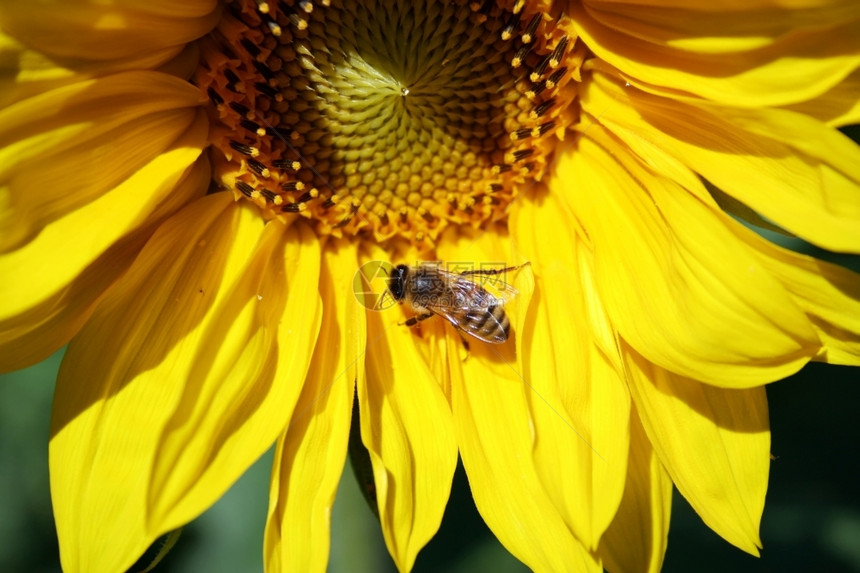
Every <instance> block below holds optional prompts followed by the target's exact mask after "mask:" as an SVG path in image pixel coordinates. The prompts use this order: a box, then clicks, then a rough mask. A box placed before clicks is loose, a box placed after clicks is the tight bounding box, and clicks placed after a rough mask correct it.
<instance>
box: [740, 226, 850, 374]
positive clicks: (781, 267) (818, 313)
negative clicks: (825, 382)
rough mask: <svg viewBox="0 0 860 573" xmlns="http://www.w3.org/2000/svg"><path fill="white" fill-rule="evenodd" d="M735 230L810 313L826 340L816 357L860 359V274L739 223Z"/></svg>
mask: <svg viewBox="0 0 860 573" xmlns="http://www.w3.org/2000/svg"><path fill="white" fill-rule="evenodd" d="M735 232H736V233H737V234H738V236H740V237H741V239H742V240H744V241H745V242H746V243H747V244H749V245H750V246H751V247H752V248H753V249H754V253H755V255H756V256H757V258H759V260H761V262H762V265H763V266H764V267H765V268H766V269H767V270H768V272H770V273H771V274H772V275H773V276H774V277H775V278H776V279H777V280H778V281H779V282H780V283H782V285H784V287H785V289H786V290H787V291H788V293H789V295H790V296H791V298H792V299H793V300H794V302H795V304H797V305H798V306H799V307H800V308H802V309H803V311H804V312H805V313H806V314H807V316H808V317H809V319H810V323H811V324H812V326H813V328H814V329H815V332H816V333H817V334H818V338H819V339H820V340H821V343H822V348H821V351H820V352H819V354H818V356H816V359H818V360H822V361H824V362H829V363H831V364H852V365H858V364H860V275H858V274H857V273H854V272H852V271H850V270H848V269H846V268H844V267H840V266H838V265H834V264H831V263H827V262H825V261H821V260H819V259H816V258H814V257H811V256H808V255H803V254H800V253H796V252H794V251H789V250H788V249H784V248H782V247H779V246H777V245H774V244H773V243H771V242H769V241H767V240H765V239H763V238H762V237H760V236H759V235H757V234H756V233H753V232H752V231H750V230H749V229H747V228H745V227H741V226H740V225H738V228H737V229H736V230H735Z"/></svg>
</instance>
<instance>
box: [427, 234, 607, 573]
mask: <svg viewBox="0 0 860 573" xmlns="http://www.w3.org/2000/svg"><path fill="white" fill-rule="evenodd" d="M499 235H501V233H500V231H498V230H495V231H490V232H488V233H487V234H486V235H484V236H482V237H480V238H477V237H476V236H470V235H466V236H465V237H463V239H462V241H461V243H460V244H459V245H450V246H448V247H447V248H446V249H443V252H445V253H446V254H445V255H443V256H445V257H453V258H455V260H457V261H464V262H470V263H471V262H473V263H475V264H481V263H487V262H493V263H495V262H500V263H504V262H507V263H508V264H515V263H521V262H524V261H523V260H522V258H521V257H522V255H523V254H522V253H519V252H517V251H516V250H515V249H512V248H511V247H510V241H509V239H508V238H507V237H505V236H504V235H501V236H499ZM532 264H534V261H532ZM506 279H507V280H508V281H511V282H512V284H513V286H514V287H515V288H516V289H517V290H518V291H519V294H518V296H517V298H516V299H515V301H514V303H513V304H508V305H506V306H505V310H506V312H507V313H508V315H509V318H510V320H511V324H512V338H513V339H512V340H508V342H507V343H505V344H504V345H498V346H496V345H489V344H484V343H481V342H478V341H475V342H472V343H470V347H471V353H470V355H469V357H468V359H466V360H465V361H461V360H460V359H459V358H457V357H458V356H459V349H460V346H461V344H462V343H461V342H460V340H459V339H458V337H457V336H456V334H454V333H453V332H451V333H450V335H449V336H448V347H449V354H451V355H452V359H451V361H450V370H451V401H452V407H453V411H454V420H455V424H456V430H457V442H458V443H459V445H460V455H461V457H462V459H463V465H464V467H465V468H466V473H467V475H468V477H469V485H470V487H471V490H472V496H473V497H474V499H475V504H476V505H477V507H478V511H479V512H480V513H481V516H482V517H483V518H484V521H485V522H486V523H487V525H488V526H489V527H490V529H491V530H492V531H493V533H494V534H495V535H496V537H498V539H499V541H501V543H502V544H503V545H504V546H505V548H507V550H508V551H510V552H511V553H512V554H513V555H514V556H515V557H516V558H517V559H520V560H521V561H523V562H524V563H525V564H526V565H528V566H529V567H530V568H532V569H534V570H537V571H562V570H574V571H600V570H601V569H600V566H599V563H598V562H597V561H596V560H595V559H594V558H593V557H592V556H591V555H590V554H589V553H588V551H587V549H586V548H585V546H584V545H583V543H581V542H580V541H579V540H578V539H577V537H576V535H575V533H574V531H573V530H572V529H571V527H570V526H569V525H568V523H567V522H566V520H567V519H569V518H570V517H571V516H569V515H568V509H569V507H568V504H569V503H570V502H572V501H573V500H574V499H581V497H587V496H588V495H589V494H590V491H586V492H585V493H584V495H583V492H570V493H571V496H572V497H570V498H567V497H565V495H564V492H563V491H561V490H560V489H559V485H560V484H561V483H562V482H563V481H564V479H565V478H566V477H567V476H565V475H563V470H561V469H560V468H559V466H558V465H557V464H563V467H564V468H570V467H572V466H573V465H574V464H575V463H576V462H577V461H579V460H580V459H585V460H586V461H587V460H589V459H590V457H591V455H593V452H591V450H590V449H589V452H591V453H590V455H584V456H581V457H580V458H574V459H572V460H565V459H564V456H565V455H567V454H569V453H570V452H571V451H573V452H576V453H577V454H581V451H580V448H583V449H587V448H588V445H587V444H582V440H581V438H580V437H579V436H577V435H576V433H575V430H574V429H572V428H571V427H570V425H568V422H569V416H568V414H567V412H565V406H566V404H564V403H561V402H559V401H558V395H559V393H560V392H561V391H562V389H559V388H556V389H554V390H553V391H552V393H551V394H550V392H549V391H547V390H546V388H549V387H550V386H551V383H553V382H558V381H557V380H547V379H543V380H530V379H528V378H527V377H526V374H525V373H526V369H525V367H524V363H523V358H522V357H524V356H526V354H527V353H526V351H525V345H526V344H528V343H529V342H528V341H529V340H530V339H531V336H532V335H531V333H530V332H529V331H528V328H529V325H528V322H527V317H526V309H527V308H529V302H530V301H532V304H534V301H533V299H532V293H533V291H534V278H533V274H532V271H531V269H530V268H529V267H525V268H523V269H522V270H521V271H520V272H517V273H514V275H513V276H508V277H506ZM512 343H513V344H512ZM577 383H579V381H569V382H568V384H577ZM536 384H537V385H538V386H540V390H541V392H545V393H546V394H547V395H543V394H540V393H538V391H537V390H536V389H535V385H536ZM536 417H538V418H540V423H539V424H538V423H537V422H536V420H535V418H536ZM551 431H558V432H561V433H562V434H563V435H562V437H560V438H558V439H555V438H553V437H552V436H550V435H548V434H547V433H546V432H551ZM543 440H547V441H548V444H547V451H543V449H542V450H541V451H540V452H539V453H538V454H536V449H535V448H536V446H538V445H540V447H541V448H542V447H543V444H542V441H543ZM559 443H560V444H564V446H565V447H564V448H563V450H562V451H560V452H557V453H556V458H555V460H553V461H554V462H555V463H554V464H553V466H554V468H555V470H556V472H553V467H552V466H550V465H549V464H550V460H548V459H547V456H548V455H549V453H550V452H549V451H548V450H549V449H550V448H551V447H552V446H553V445H555V444H559ZM580 444H582V445H580ZM589 471H590V467H589ZM578 485H579V483H577V486H578ZM581 519H582V521H585V522H588V521H589V520H590V519H591V514H590V512H589V514H588V515H586V516H585V518H581ZM588 526H590V523H588V525H584V526H583V527H586V528H587V527H588Z"/></svg>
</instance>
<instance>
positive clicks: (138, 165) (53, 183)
mask: <svg viewBox="0 0 860 573" xmlns="http://www.w3.org/2000/svg"><path fill="white" fill-rule="evenodd" d="M199 103H200V93H199V91H198V90H197V89H196V88H194V87H193V86H191V85H190V84H188V83H187V82H184V81H182V80H180V79H178V78H176V77H173V76H169V75H166V74H160V73H155V72H129V73H123V74H116V75H112V76H109V77H106V78H101V79H97V80H90V81H85V82H79V83H76V84H73V85H69V86H65V87H62V88H58V89H56V90H53V91H51V92H47V93H44V94H40V95H38V96H34V97H32V98H29V99H26V100H24V101H21V102H18V103H16V104H14V105H12V106H10V107H8V108H6V109H4V110H2V111H0V126H2V127H0V237H2V239H0V250H2V251H5V250H8V249H10V248H13V247H16V246H20V245H21V244H22V243H23V242H24V241H27V240H31V239H32V238H33V237H34V236H35V235H36V234H37V233H38V232H39V231H40V230H41V229H42V228H43V227H44V226H45V225H47V224H48V223H50V222H52V221H55V220H57V219H59V218H61V217H63V216H65V215H66V214H67V213H69V212H71V211H74V210H76V209H79V208H81V207H82V206H84V205H86V204H88V203H90V202H92V201H95V200H96V199H98V198H99V197H101V196H102V195H104V194H105V193H108V192H109V191H111V190H112V189H114V188H116V187H118V186H120V185H122V184H123V183H125V182H128V181H129V180H132V179H134V178H135V174H137V175H138V176H139V175H140V173H139V170H141V169H143V168H145V167H147V165H148V164H150V163H151V162H152V161H154V160H155V159H156V158H158V157H159V156H161V155H168V156H169V159H170V160H172V162H178V163H179V165H177V166H174V171H175V169H176V167H181V168H182V169H184V168H185V167H187V166H188V165H189V164H190V162H191V161H189V159H188V154H189V153H193V155H192V157H196V155H197V153H199V151H200V146H201V145H202V144H204V142H203V141H193V142H192V141H189V139H188V137H187V135H186V134H187V132H188V131H189V130H192V129H195V127H194V126H195V122H197V121H198V120H199V118H198V111H197V109H196V106H198V105H199ZM198 133H199V132H198ZM183 149H184V150H185V152H186V153H185V154H182V153H173V154H172V155H171V152H174V151H175V152H180V151H181V150H183ZM167 159H168V158H165V159H164V161H166V160H167ZM170 177H174V178H175V177H176V174H175V172H169V174H168V175H167V176H163V177H156V178H153V180H151V181H149V184H148V185H146V186H144V189H143V190H142V191H141V193H139V194H137V193H136V194H133V195H131V194H127V195H126V196H125V201H126V202H128V203H141V202H142V203H150V202H151V201H153V199H155V200H161V199H162V197H161V196H156V197H153V194H154V191H157V190H159V184H160V183H161V182H162V181H163V180H164V179H168V180H169V178H170ZM135 182H136V183H137V184H138V185H139V186H143V185H141V183H142V181H141V180H140V177H138V178H137V179H135ZM132 208H134V207H132Z"/></svg>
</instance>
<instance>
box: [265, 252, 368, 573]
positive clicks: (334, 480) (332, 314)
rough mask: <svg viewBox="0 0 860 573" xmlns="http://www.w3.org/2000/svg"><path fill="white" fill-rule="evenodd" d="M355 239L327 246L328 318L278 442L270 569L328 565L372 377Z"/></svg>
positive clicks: (318, 568)
mask: <svg viewBox="0 0 860 573" xmlns="http://www.w3.org/2000/svg"><path fill="white" fill-rule="evenodd" d="M357 264H358V253H357V251H356V247H355V243H353V242H349V241H346V240H344V241H334V240H331V241H329V242H328V243H327V245H326V248H325V249H324V251H323V265H322V275H321V277H320V291H321V293H322V304H323V320H322V327H321V329H320V334H319V343H318V344H317V345H316V348H315V349H314V356H313V360H312V361H311V366H310V369H309V370H308V377H307V380H306V382H305V385H304V387H303V388H302V394H301V396H300V397H299V401H298V403H297V404H296V408H295V410H294V412H293V417H292V420H291V421H290V426H289V428H287V432H286V434H285V436H284V437H283V438H281V439H280V440H279V441H278V446H277V449H276V450H275V464H274V468H275V469H274V472H275V473H274V475H273V477H272V489H271V492H270V498H269V518H268V522H267V526H266V549H265V555H266V571H269V572H270V573H275V572H279V571H325V569H326V564H327V563H328V556H329V541H330V518H331V508H332V504H333V503H334V497H335V493H336V492H337V486H338V483H339V481H340V476H341V473H342V472H343V466H344V460H345V457H346V450H347V440H348V438H349V429H350V417H351V415H352V399H353V395H354V393H355V384H356V380H358V379H362V380H363V379H364V352H365V345H366V326H365V316H364V309H363V308H361V307H360V306H359V305H358V301H356V299H355V298H354V297H353V296H352V295H351V286H352V280H353V274H354V272H355V268H356V266H357Z"/></svg>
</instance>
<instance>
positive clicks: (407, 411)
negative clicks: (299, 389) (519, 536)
mask: <svg viewBox="0 0 860 573" xmlns="http://www.w3.org/2000/svg"><path fill="white" fill-rule="evenodd" d="M374 255H375V256H374V257H373V258H375V259H376V260H384V253H383V252H382V251H376V252H375V253H374ZM356 270H358V269H357V268H356ZM416 346H417V343H416V340H415V335H414V334H413V333H412V332H411V331H410V329H408V328H406V327H404V326H402V325H400V324H397V316H396V315H393V314H391V313H384V312H377V311H374V310H369V311H368V313H367V357H366V364H367V382H366V384H362V381H361V380H359V381H358V401H359V406H360V415H361V438H362V441H363V442H364V445H365V447H366V448H367V449H368V451H369V452H370V459H371V462H372V463H373V477H374V482H375V485H376V495H377V501H378V504H379V519H380V522H381V524H382V532H383V534H384V536H385V544H386V545H387V546H388V550H389V552H391V555H392V557H393V558H394V562H395V563H396V564H397V567H398V569H400V570H401V571H408V570H410V569H411V568H412V565H413V563H414V562H415V557H416V556H417V555H418V551H419V550H420V549H421V548H422V547H423V546H424V545H425V544H426V543H427V542H428V541H429V540H430V538H431V537H432V536H433V535H434V534H435V533H436V530H437V529H438V528H439V523H440V522H441V521H442V514H443V512H444V510H445V505H446V503H447V501H448V495H449V494H450V491H451V480H452V479H453V477H454V468H455V466H456V464H457V443H456V441H455V440H454V427H453V423H452V421H451V409H450V407H449V406H448V401H447V400H446V398H445V395H444V393H443V392H442V389H441V388H440V386H439V382H437V380H436V378H435V376H434V375H433V372H432V371H431V370H430V368H429V367H428V365H427V362H426V361H425V359H424V357H423V355H422V353H421V351H420V350H419V349H418V348H417V347H416Z"/></svg>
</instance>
